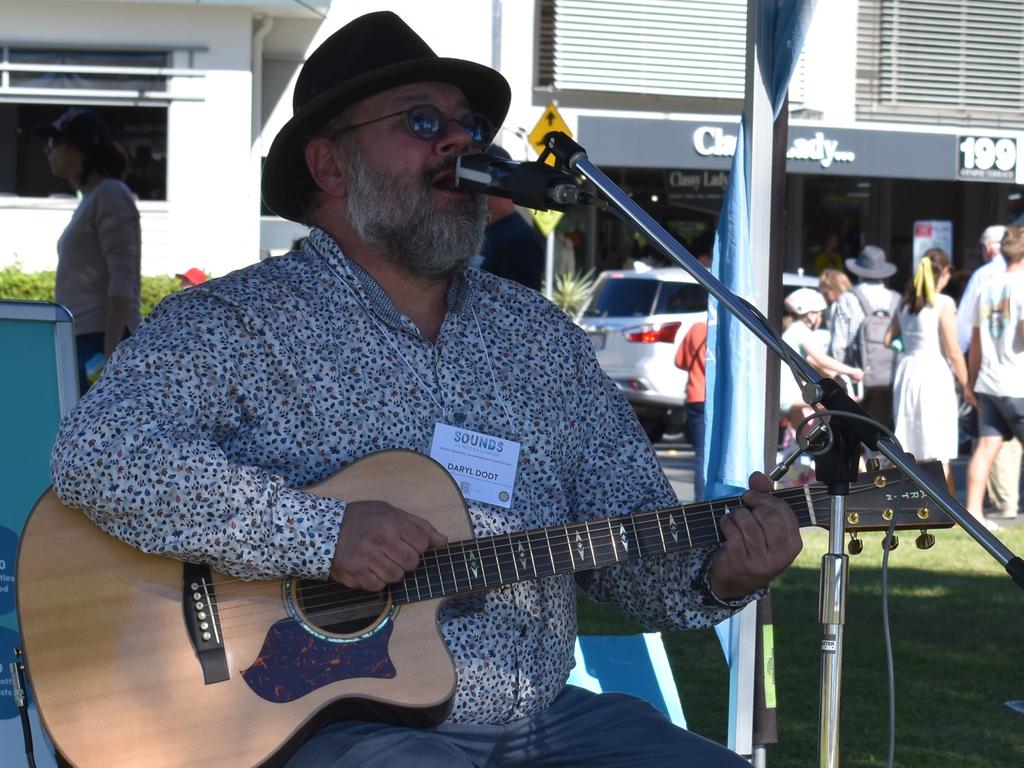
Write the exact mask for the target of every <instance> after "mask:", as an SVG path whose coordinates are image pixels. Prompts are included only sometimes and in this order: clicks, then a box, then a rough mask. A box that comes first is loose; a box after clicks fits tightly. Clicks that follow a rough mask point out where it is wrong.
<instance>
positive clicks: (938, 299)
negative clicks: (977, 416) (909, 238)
mask: <svg viewBox="0 0 1024 768" xmlns="http://www.w3.org/2000/svg"><path fill="white" fill-rule="evenodd" d="M950 274H951V272H950V268H949V255H948V254H947V253H946V252H945V251H943V250H942V249H940V248H931V249H929V250H928V251H926V252H925V254H924V255H923V256H922V257H921V261H920V263H919V264H918V266H917V270H916V271H915V272H914V278H913V280H912V281H911V282H910V284H909V285H908V286H907V290H906V291H905V293H904V294H903V301H902V302H901V303H900V308H899V311H898V312H897V313H896V315H895V317H893V320H892V324H891V325H890V326H889V330H888V332H887V333H886V336H885V342H886V344H889V345H890V346H891V345H892V344H893V342H894V341H895V340H896V339H898V338H899V339H901V340H902V344H903V354H902V355H901V356H900V358H899V362H898V363H897V366H896V376H895V379H894V381H893V421H894V422H895V425H896V439H897V440H899V441H900V444H901V445H902V446H903V448H904V450H906V451H907V452H908V453H912V454H913V455H914V457H915V458H916V459H917V460H918V461H926V460H938V461H941V462H942V467H943V470H944V471H945V474H946V484H947V486H949V490H950V493H953V492H954V488H953V477H952V473H951V472H950V462H951V461H952V460H953V459H955V458H956V456H957V452H958V447H959V440H958V436H957V413H958V404H957V394H956V386H955V384H954V377H955V381H956V382H958V383H959V384H960V388H961V390H962V391H963V397H964V400H965V401H966V402H968V403H970V404H971V405H976V401H975V399H974V392H973V391H972V390H971V387H970V384H969V383H968V381H967V364H966V362H965V361H964V356H963V352H961V351H960V344H959V342H958V341H957V333H956V304H955V302H954V301H953V299H952V298H951V297H949V296H946V295H944V294H943V293H942V289H943V288H945V287H946V284H947V283H948V282H949V278H950Z"/></svg>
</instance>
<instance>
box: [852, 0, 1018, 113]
mask: <svg viewBox="0 0 1024 768" xmlns="http://www.w3.org/2000/svg"><path fill="white" fill-rule="evenodd" d="M857 27H858V29H857V35H858V37H857V116H858V118H859V119H862V120H888V121H899V122H920V123H931V124H935V123H947V124H948V123H959V124H964V125H975V124H985V125H993V124H995V125H1006V126H1021V125H1024V0H860V7H859V10H858V18H857Z"/></svg>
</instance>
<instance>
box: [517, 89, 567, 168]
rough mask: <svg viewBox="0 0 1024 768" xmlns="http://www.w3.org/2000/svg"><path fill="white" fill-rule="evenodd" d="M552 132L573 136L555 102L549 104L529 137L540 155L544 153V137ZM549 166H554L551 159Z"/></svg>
mask: <svg viewBox="0 0 1024 768" xmlns="http://www.w3.org/2000/svg"><path fill="white" fill-rule="evenodd" d="M552 131H561V132H562V133H564V134H565V135H566V136H570V137H571V136H572V131H570V130H569V126H568V125H566V124H565V120H563V119H562V116H561V115H560V114H559V113H558V108H557V107H556V106H555V102H553V101H551V102H548V106H547V109H545V110H544V114H543V115H541V116H540V120H538V121H537V124H536V125H535V126H534V127H533V130H532V131H530V135H529V137H528V138H529V139H530V143H531V144H533V146H534V149H536V150H537V154H538V155H539V154H540V153H541V152H543V151H544V137H545V136H547V135H548V134H549V133H551V132H552ZM548 165H554V160H553V159H552V158H550V157H549V158H548Z"/></svg>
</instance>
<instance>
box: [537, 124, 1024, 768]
mask: <svg viewBox="0 0 1024 768" xmlns="http://www.w3.org/2000/svg"><path fill="white" fill-rule="evenodd" d="M544 146H545V149H544V152H543V153H542V154H541V157H540V160H539V162H544V160H545V159H546V158H547V157H548V156H549V155H553V156H554V157H555V159H556V160H557V161H558V164H559V165H560V166H561V167H562V168H563V169H568V170H569V171H570V172H571V173H573V174H575V175H577V176H580V177H582V178H583V179H585V180H586V181H589V182H590V183H591V184H593V185H594V186H595V187H596V188H597V190H598V191H599V192H600V193H601V194H602V195H603V196H604V198H605V199H606V200H607V202H608V207H609V209H611V210H612V212H614V213H616V214H617V215H618V216H620V218H622V219H623V221H627V222H629V223H630V224H632V225H633V226H634V227H635V228H636V229H637V230H639V231H640V232H641V233H642V234H643V235H644V236H645V237H646V238H647V240H648V241H649V242H650V243H652V244H653V245H654V246H655V248H657V250H658V251H659V252H660V253H662V254H663V255H665V256H666V257H668V258H670V259H672V260H674V261H675V262H677V263H678V264H679V265H680V266H681V267H682V268H683V269H685V270H686V271H687V272H689V273H690V275H692V276H693V278H694V279H695V280H696V281H697V282H698V283H699V284H700V285H701V286H703V287H704V289H705V290H707V292H708V293H710V294H711V295H712V296H714V297H715V298H716V299H717V300H718V302H719V304H721V305H723V306H725V307H726V308H727V309H728V310H729V312H731V313H732V314H733V316H734V317H736V318H737V319H738V320H739V321H740V322H742V323H743V325H745V326H746V327H747V328H748V329H750V331H751V332H752V333H753V334H754V335H755V336H757V337H758V339H760V340H761V342H762V343H763V344H764V345H765V346H767V347H768V348H769V349H771V350H772V351H774V352H775V353H776V354H778V355H779V356H780V357H781V358H782V360H783V362H785V363H786V364H787V365H788V366H789V367H790V368H791V369H792V370H793V372H794V374H795V375H797V377H798V379H799V380H800V381H804V382H807V385H806V386H805V387H804V397H805V400H807V402H808V403H810V404H812V405H821V406H823V407H824V409H825V410H827V411H829V412H830V413H831V415H832V418H831V420H830V422H829V429H830V431H831V432H832V433H833V436H832V446H831V447H830V449H829V450H828V451H827V452H826V453H825V454H823V455H820V456H818V457H817V460H816V462H815V474H816V476H817V479H818V480H819V481H821V482H824V483H825V484H826V486H827V490H828V493H829V495H830V496H831V524H830V528H829V550H828V554H826V555H825V556H824V557H823V558H822V570H821V593H820V598H819V617H820V622H821V624H822V628H823V638H822V645H821V654H822V656H821V704H820V709H819V723H818V742H819V744H818V765H819V768H838V766H839V703H840V688H841V673H842V657H843V624H844V622H845V609H846V580H847V571H846V566H847V556H846V554H845V552H844V551H843V534H844V530H845V518H846V496H847V494H848V493H849V488H850V483H851V482H853V481H855V480H856V479H857V465H858V458H859V455H860V446H861V444H863V445H866V446H868V447H869V448H871V449H872V450H874V451H878V452H879V453H881V454H882V455H883V456H885V457H886V458H887V459H889V461H891V462H892V463H893V464H894V465H895V466H896V467H898V468H899V469H900V471H901V472H903V474H904V475H906V476H907V477H909V478H911V479H912V480H913V481H914V482H915V483H916V484H917V485H918V487H919V488H921V489H922V490H923V491H924V492H925V493H927V494H928V495H929V496H930V497H931V498H932V499H933V500H934V501H935V503H936V504H938V505H939V507H941V508H942V510H943V511H944V512H946V514H948V515H949V516H950V517H951V518H953V519H954V520H955V521H956V522H957V523H959V524H960V526H961V527H962V528H963V529H964V530H965V531H967V533H969V534H970V535H971V537H972V538H973V539H974V540H975V541H977V542H978V544H980V545H981V546H982V547H983V548H984V549H985V550H986V551H987V552H988V553H989V554H990V555H991V556H992V557H994V558H995V559H996V561H997V562H999V563H1000V565H1002V566H1003V567H1004V568H1005V570H1006V572H1007V573H1008V574H1009V575H1010V577H1011V578H1012V579H1013V580H1014V582H1016V584H1017V585H1018V586H1019V587H1021V589H1024V560H1022V559H1021V558H1020V557H1018V556H1016V555H1014V554H1013V553H1012V552H1011V551H1010V550H1009V549H1008V548H1007V547H1006V546H1005V545H1004V544H1003V543H1002V542H1001V541H999V539H997V538H996V537H995V536H993V535H992V533H990V532H989V531H988V529H986V528H985V527H984V526H983V525H981V524H980V523H979V522H978V521H977V520H975V519H974V517H973V516H972V515H971V514H970V513H968V512H967V510H966V509H965V508H964V507H963V506H962V505H961V504H960V502H959V501H958V500H957V499H956V498H954V497H953V496H952V495H951V494H950V493H949V492H948V491H947V490H946V488H945V485H941V486H940V485H939V484H937V483H936V482H935V481H934V480H933V479H932V478H930V477H928V476H927V475H925V474H924V472H923V471H922V470H921V468H920V467H918V465H917V463H916V461H915V460H914V457H913V456H911V455H910V454H908V453H906V452H905V451H904V450H903V449H902V448H901V447H900V445H899V444H898V443H897V442H896V440H895V439H893V438H892V437H890V436H889V435H888V434H886V433H884V432H882V431H879V430H878V429H877V428H876V427H874V426H873V425H871V423H870V418H869V417H868V416H867V414H866V413H865V412H864V410H863V409H862V408H861V407H860V406H859V405H857V404H856V403H855V402H854V401H853V400H852V399H851V398H850V397H849V396H848V395H847V394H846V392H845V391H844V390H843V389H842V388H841V387H840V386H839V385H838V384H837V383H836V382H835V381H834V380H832V379H829V378H826V377H824V376H822V375H821V374H820V373H819V372H818V371H817V370H815V369H814V368H813V367H812V366H811V365H810V363H808V362H807V361H806V360H805V359H804V358H803V356H802V355H800V354H798V353H797V352H796V351H795V350H793V349H792V348H791V347H790V346H789V345H788V344H786V343H785V342H784V341H782V339H781V338H779V336H778V334H776V333H775V331H774V330H773V329H772V328H771V327H770V326H769V325H768V321H767V320H766V319H765V318H764V316H763V315H762V314H761V313H760V312H758V311H757V309H755V308H754V307H753V306H751V305H750V303H749V302H747V301H746V300H745V299H743V298H741V297H739V296H737V295H736V294H734V293H733V292H732V291H730V290H729V288H728V287H726V285H725V284H724V283H722V282H721V281H720V280H719V279H718V278H717V277H715V276H714V275H712V274H711V272H710V271H709V270H707V269H705V268H704V267H703V266H702V265H701V263H700V262H699V261H697V259H696V258H695V257H694V256H693V254H691V253H690V252H689V251H688V250H686V248H684V247H683V246H682V245H680V244H679V243H678V242H677V241H676V240H675V238H673V237H672V235H670V234H669V233H668V231H666V230H665V229H664V228H663V227H662V226H661V225H660V224H658V223H657V222H656V221H655V220H654V219H653V218H652V217H651V216H650V215H649V214H648V213H647V212H646V211H644V210H643V208H641V207H640V206H639V205H637V204H636V203H635V202H634V201H633V200H632V199H631V198H630V197H629V196H628V195H626V194H625V193H624V192H623V191H622V190H621V189H619V187H618V186H616V185H615V183H614V182H612V181H611V179H609V178H608V177H607V176H606V175H605V174H604V173H603V172H602V171H601V170H600V169H599V168H598V167H597V166H596V165H594V164H593V163H592V162H591V161H590V159H589V158H588V157H587V153H586V150H585V149H584V148H583V147H581V146H580V145H579V144H577V143H576V142H575V141H573V140H572V139H570V138H569V137H568V136H566V135H565V134H564V133H560V132H553V133H549V134H548V135H547V136H546V137H545V139H544ZM844 414H849V415H850V418H847V417H845V416H844Z"/></svg>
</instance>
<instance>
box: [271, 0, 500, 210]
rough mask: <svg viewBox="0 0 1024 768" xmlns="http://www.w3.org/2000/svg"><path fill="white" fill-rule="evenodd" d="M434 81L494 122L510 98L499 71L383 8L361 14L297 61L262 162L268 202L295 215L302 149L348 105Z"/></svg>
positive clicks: (305, 179)
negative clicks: (457, 91)
mask: <svg viewBox="0 0 1024 768" xmlns="http://www.w3.org/2000/svg"><path fill="white" fill-rule="evenodd" d="M429 81H437V82H442V83H451V84H452V85H455V86H458V87H459V88H461V89H462V92H463V93H464V94H465V95H466V98H467V99H469V103H470V104H471V105H472V107H473V109H474V110H476V111H477V112H480V113H482V114H484V115H486V116H487V118H488V119H489V120H490V121H491V122H492V123H493V124H494V125H495V126H499V125H501V123H502V121H504V119H505V114H506V113H507V112H508V105H509V101H510V100H511V98H512V94H511V91H510V89H509V86H508V82H507V81H506V80H505V78H504V77H502V76H501V75H500V74H499V73H498V72H496V71H495V70H493V69H491V68H490V67H485V66H483V65H482V64H476V63H474V62H471V61H464V60H462V59H445V58H441V57H440V56H438V55H437V54H436V53H434V52H433V51H432V50H431V49H430V46H428V45H427V44H426V42H424V41H423V39H422V38H420V36H419V35H417V34H416V33H415V32H414V31H413V30H412V29H411V28H410V27H409V25H408V24H406V23H405V22H404V21H402V19H400V18H399V17H398V16H397V15H396V14H394V13H391V12H390V11H380V12H377V13H369V14H366V15H365V16H360V17H359V18H357V19H355V20H354V21H351V22H349V23H348V24H346V25H345V26H344V27H342V28H341V29H339V30H338V31H337V32H335V33H334V34H333V35H331V36H330V37H329V38H327V39H326V40H325V41H324V42H323V43H322V44H321V45H320V47H319V48H317V49H316V50H315V51H313V53H312V55H311V56H310V57H309V59H307V60H306V63H305V64H304V65H303V66H302V71H301V72H300V73H299V78H298V80H297V81H296V84H295V95H294V97H293V99H292V112H293V114H292V119H291V120H289V121H288V122H287V123H286V124H285V125H284V127H283V128H282V129H281V131H280V132H279V133H278V134H277V136H276V137H275V138H274V142H273V144H272V145H271V147H270V152H269V153H268V154H267V160H266V163H265V164H264V166H263V179H262V184H261V187H262V194H263V200H264V202H265V203H266V204H267V206H268V207H269V208H270V209H271V210H273V211H274V212H275V213H277V214H279V215H280V216H283V217H284V218H286V219H292V220H294V221H299V220H300V219H301V217H302V203H301V200H300V194H301V190H302V189H303V188H304V187H306V186H307V185H308V183H309V172H308V171H307V170H306V161H305V156H304V152H305V148H306V144H307V143H308V142H309V140H310V139H311V138H313V136H315V135H316V132H317V131H318V130H320V129H321V128H323V127H324V126H325V125H326V124H327V123H328V122H330V120H331V118H333V117H334V116H335V115H336V114H337V113H338V112H340V111H341V110H342V109H344V108H345V107H347V106H349V105H350V104H355V103H356V102H358V101H360V100H362V99H365V98H367V97H368V96H373V95H374V94H376V93H380V92H381V91H385V90H387V89H389V88H394V87H396V86H399V85H405V84H406V83H417V82H429Z"/></svg>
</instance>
